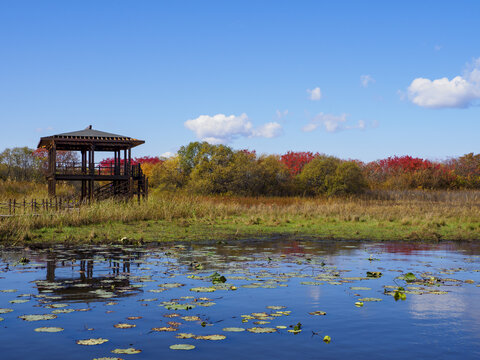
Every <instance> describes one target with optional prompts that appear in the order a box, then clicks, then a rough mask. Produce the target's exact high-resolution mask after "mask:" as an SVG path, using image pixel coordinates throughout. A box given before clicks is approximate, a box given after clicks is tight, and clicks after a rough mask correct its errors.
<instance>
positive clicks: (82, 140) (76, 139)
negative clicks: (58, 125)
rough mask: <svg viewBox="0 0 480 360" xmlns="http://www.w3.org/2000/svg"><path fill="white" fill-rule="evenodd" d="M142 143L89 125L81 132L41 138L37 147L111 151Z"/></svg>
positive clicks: (142, 142)
mask: <svg viewBox="0 0 480 360" xmlns="http://www.w3.org/2000/svg"><path fill="white" fill-rule="evenodd" d="M144 143H145V141H144V140H138V139H134V138H131V137H129V136H124V135H118V134H112V133H107V132H105V131H100V130H95V129H92V126H91V125H90V126H88V127H87V128H86V129H83V130H79V131H72V132H66V133H61V134H57V135H51V136H45V137H42V138H40V142H39V143H38V147H39V148H42V147H43V148H48V147H50V146H52V145H53V144H55V145H56V147H57V149H58V150H82V149H84V148H86V147H88V146H91V145H95V149H96V150H99V151H102V150H103V151H111V150H115V149H120V148H121V149H127V148H132V147H135V146H138V145H141V144H144Z"/></svg>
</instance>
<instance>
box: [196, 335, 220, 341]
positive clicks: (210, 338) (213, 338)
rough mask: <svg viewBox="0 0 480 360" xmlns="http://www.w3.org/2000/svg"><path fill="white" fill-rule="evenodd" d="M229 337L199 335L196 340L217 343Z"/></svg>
mask: <svg viewBox="0 0 480 360" xmlns="http://www.w3.org/2000/svg"><path fill="white" fill-rule="evenodd" d="M226 338H227V337H226V336H225V335H217V334H215V335H199V336H195V339H197V340H212V341H217V340H224V339H226Z"/></svg>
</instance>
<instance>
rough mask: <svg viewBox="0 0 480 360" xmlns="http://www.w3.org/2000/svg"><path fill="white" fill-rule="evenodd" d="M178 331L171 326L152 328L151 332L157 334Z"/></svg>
mask: <svg viewBox="0 0 480 360" xmlns="http://www.w3.org/2000/svg"><path fill="white" fill-rule="evenodd" d="M177 330H178V329H177V328H176V327H173V326H162V327H156V328H152V331H157V332H167V331H177Z"/></svg>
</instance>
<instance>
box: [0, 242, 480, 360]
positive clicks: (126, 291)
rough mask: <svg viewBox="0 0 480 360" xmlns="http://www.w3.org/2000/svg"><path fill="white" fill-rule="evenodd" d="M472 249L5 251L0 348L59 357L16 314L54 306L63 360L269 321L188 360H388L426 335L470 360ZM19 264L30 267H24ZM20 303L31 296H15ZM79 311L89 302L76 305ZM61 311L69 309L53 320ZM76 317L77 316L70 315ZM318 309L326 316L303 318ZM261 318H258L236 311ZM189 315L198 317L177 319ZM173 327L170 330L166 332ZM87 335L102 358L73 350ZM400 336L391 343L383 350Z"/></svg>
mask: <svg viewBox="0 0 480 360" xmlns="http://www.w3.org/2000/svg"><path fill="white" fill-rule="evenodd" d="M479 254H480V246H478V245H477V244H475V243H454V242H451V243H437V244H434V243H431V244H424V243H398V242H397V243H394V242H379V243H374V242H347V241H345V242H341V241H336V242H332V241H324V242H319V241H312V240H309V239H304V240H289V239H271V240H264V241H242V242H238V243H223V242H221V243H205V244H201V243H177V244H171V245H168V246H165V245H162V246H156V245H149V246H146V247H141V248H140V247H118V246H92V247H88V246H85V247H79V248H70V247H65V246H57V247H54V248H51V249H40V250H32V249H19V248H18V249H3V251H2V253H1V260H0V269H1V272H2V274H1V276H0V291H2V290H6V292H4V293H0V310H1V309H4V311H6V312H5V313H4V314H2V315H1V317H2V318H4V319H5V320H4V321H3V322H2V323H1V325H2V326H4V327H3V328H2V327H0V339H3V344H7V345H5V346H3V347H2V354H3V355H5V356H6V358H23V357H32V356H33V358H34V355H35V353H34V349H37V350H38V349H42V351H46V353H48V358H49V359H56V358H58V359H60V358H61V357H60V356H57V355H56V353H55V352H53V351H50V352H49V350H46V349H45V348H44V343H43V341H41V339H45V338H40V337H35V336H33V335H32V334H33V333H34V331H33V328H35V327H37V326H38V325H30V324H26V322H25V321H23V320H21V319H19V315H22V314H29V313H34V314H38V313H45V312H50V311H52V309H53V308H55V305H57V306H58V307H59V308H58V309H56V310H54V311H56V312H54V314H57V315H58V318H56V319H55V320H51V321H52V322H54V326H62V327H64V328H65V331H64V333H62V334H61V335H55V336H57V338H56V339H57V340H56V341H57V343H56V344H57V345H58V346H63V349H64V350H65V351H69V354H70V355H71V356H69V357H70V358H72V359H77V358H78V359H82V358H92V359H93V358H98V357H100V358H101V357H106V356H108V355H110V351H111V350H113V346H115V347H120V348H122V347H123V348H127V347H130V346H131V344H134V345H135V346H136V347H139V348H142V349H143V350H144V352H143V355H142V356H143V358H145V359H155V358H158V357H160V356H164V355H165V352H164V350H165V349H168V346H169V345H171V344H174V343H178V342H183V341H185V340H178V339H177V338H176V337H175V336H176V335H177V334H178V333H186V334H195V335H208V334H215V333H216V334H224V333H223V332H222V331H223V330H222V329H224V328H227V327H234V328H238V327H242V328H247V329H248V328H252V327H272V328H274V329H275V330H274V332H275V333H272V334H269V335H266V334H263V335H257V334H252V333H250V332H248V331H244V332H242V333H238V334H231V333H226V336H227V339H228V340H227V341H225V342H224V343H223V344H228V346H226V345H223V344H222V343H221V344H218V343H215V342H210V343H208V342H207V343H205V340H204V342H201V340H195V341H197V342H195V345H198V350H199V353H200V354H202V355H208V356H204V357H209V358H223V357H226V356H228V357H231V358H233V359H241V358H243V357H242V356H240V355H241V354H244V352H243V353H242V351H243V350H242V349H245V348H252V349H253V348H255V349H263V350H264V351H259V352H258V353H259V354H261V355H262V356H260V355H259V354H257V353H255V352H254V353H252V354H251V357H252V358H261V359H268V358H272V359H273V358H282V356H283V358H286V357H287V355H288V356H289V357H291V356H295V354H297V355H298V353H297V350H295V349H302V356H303V357H304V358H312V359H313V358H316V357H317V356H318V354H319V353H320V352H321V353H322V357H324V358H339V357H341V358H349V357H355V358H357V359H370V358H375V357H376V356H375V355H378V354H379V353H385V352H384V351H385V349H390V350H391V351H389V357H391V358H401V357H404V356H411V357H413V358H418V357H422V356H423V355H424V351H425V347H424V346H423V344H422V343H424V344H427V343H429V341H430V339H432V338H434V339H435V341H436V342H438V343H439V344H440V345H439V346H438V348H435V349H434V350H435V351H437V356H441V355H445V352H444V350H445V348H442V346H443V345H442V344H447V340H448V338H449V337H452V336H456V337H459V336H460V337H462V339H463V340H462V341H463V342H462V346H463V347H462V348H459V349H458V350H459V351H460V353H462V351H463V354H464V355H465V351H466V350H464V349H467V348H468V351H469V352H468V354H467V356H464V358H468V355H470V354H473V355H478V356H480V354H479V353H478V350H475V349H473V348H474V346H475V345H478V344H477V342H478V335H477V334H478V333H480V332H479V330H480V329H479V325H478V324H480V321H479V320H480V304H478V303H477V301H476V300H477V298H478V295H480V288H479V287H477V284H480V272H477V271H476V270H480V267H479V266H477V264H478V261H477V260H478V255H479ZM22 258H28V259H29V260H30V263H28V264H23V265H22V264H21V263H20V261H21V259H22ZM367 272H371V273H372V272H374V273H376V274H377V275H376V276H373V277H372V276H368V275H367ZM407 272H412V273H414V275H415V279H416V280H415V281H410V282H407V281H406V280H405V279H403V278H402V275H405V274H406V273H407ZM215 273H217V278H218V276H219V275H224V276H225V278H226V279H225V282H223V281H219V282H215V281H214V279H215V278H214V277H212V276H213V275H214V274H215ZM399 286H402V287H404V288H405V289H406V290H407V294H406V296H407V298H406V300H405V301H401V300H399V301H395V300H394V298H393V296H391V295H393V293H394V291H395V290H396V289H398V287H399ZM194 289H197V290H198V289H200V292H196V290H194ZM10 290H11V291H10ZM192 290H194V291H192ZM203 292H208V293H206V294H205V293H203ZM32 293H33V294H32ZM23 299H25V300H29V301H28V302H22V301H18V300H23ZM362 299H364V300H362ZM356 302H363V303H364V305H363V307H356V306H355V303H356ZM80 303H84V304H86V305H88V308H87V309H85V308H79V306H80V305H79V304H80ZM97 303H98V304H97ZM97 305H101V306H97ZM103 305H109V306H106V307H105V306H103ZM110 305H111V306H110ZM269 305H270V306H271V305H277V306H278V305H280V306H281V307H282V309H283V307H285V310H286V311H288V314H282V313H275V310H273V309H269V308H268V307H267V306H269ZM67 307H68V308H69V309H71V312H66V311H65V312H62V311H63V309H66V308H67ZM37 308H39V309H37ZM106 308H108V309H109V310H107V311H106ZM5 309H9V310H8V311H7V310H5ZM110 309H112V310H110ZM10 310H11V311H10ZM85 310H88V311H87V312H82V313H81V317H79V316H77V317H75V313H76V311H85ZM315 311H320V312H321V311H325V312H326V315H324V316H319V315H318V314H317V315H310V313H314V312H315ZM52 312H53V311H52ZM262 312H267V313H266V315H261V316H253V317H252V318H248V317H247V318H246V317H245V315H246V314H247V315H246V316H251V315H248V314H251V313H256V314H262ZM78 315H80V314H78ZM165 315H167V316H175V318H170V317H165ZM177 315H179V316H177ZM187 315H188V316H192V315H193V316H194V317H195V319H196V318H198V319H200V320H197V321H189V320H184V319H182V317H185V316H187ZM242 315H243V316H242ZM126 318H134V319H138V322H136V323H135V325H136V326H135V327H132V328H130V329H128V330H127V329H123V330H118V329H116V328H114V326H113V325H115V324H118V323H123V322H125V321H126V320H125V319H126ZM140 319H141V320H140ZM172 319H173V320H175V321H172ZM130 321H133V320H130ZM135 321H137V320H135ZM168 322H170V324H169V323H168ZM298 323H301V324H302V329H303V331H302V333H299V334H297V335H292V334H291V333H288V329H290V327H289V326H290V325H292V326H294V325H295V324H298ZM87 324H88V326H87ZM171 324H176V325H175V326H177V327H178V329H177V328H174V329H171V327H172V326H173V325H171ZM202 324H203V326H202ZM413 324H414V325H415V326H417V325H418V326H419V328H421V330H418V329H417V328H416V327H412V326H413ZM452 324H454V325H455V329H452ZM42 325H44V324H41V325H40V326H42ZM278 325H280V326H286V327H287V328H286V329H284V328H282V327H280V328H277V327H276V326H278ZM169 326H170V330H168V333H167V330H165V333H164V332H157V331H153V334H152V329H154V328H157V329H163V328H167V327H169ZM69 327H70V328H69ZM5 329H8V330H9V332H7V331H4V330H5ZM177 330H178V331H177ZM2 331H3V332H2ZM85 331H91V332H92V335H90V334H85V333H84V332H85ZM20 334H27V335H26V336H27V341H28V343H29V346H30V347H29V348H22V350H21V351H23V353H21V354H20V352H21V351H20V350H19V347H21V341H20V339H22V341H23V340H24V339H23V336H24V335H22V336H20ZM29 334H30V335H29ZM312 334H313V335H312ZM315 334H322V335H326V334H328V335H331V336H332V339H334V340H333V341H332V343H331V344H329V345H325V344H324V343H323V342H322V341H321V338H320V340H319V337H318V336H317V335H315ZM2 336H3V338H2ZM262 336H263V337H262ZM88 337H93V338H95V337H96V338H99V337H104V338H108V339H110V341H111V343H112V348H111V349H110V348H107V347H106V346H107V345H105V346H104V348H106V349H107V350H108V351H106V352H100V351H99V350H98V349H103V348H102V347H93V348H92V349H94V350H95V351H99V352H98V353H94V352H93V350H90V348H89V349H84V348H80V349H79V346H78V345H76V344H75V343H72V339H82V338H88ZM372 339H375V341H374V342H372ZM398 339H402V340H401V341H400V342H401V344H402V346H400V347H399V348H398V349H396V351H394V349H395V347H396V346H397V344H398V343H400V342H399V341H398ZM189 341H194V340H189ZM3 344H2V345H3ZM13 344H16V346H13ZM113 344H115V345H113ZM365 344H368V346H366V345H365ZM420 344H422V346H420ZM132 346H133V345H132ZM321 346H323V347H321ZM445 346H446V345H445ZM265 349H269V350H268V351H266V350H265ZM405 349H406V350H405ZM472 349H473V350H472ZM71 350H75V351H71ZM400 350H401V351H400ZM89 351H90V352H89ZM396 354H398V356H397V355H396ZM400 355H401V356H400ZM200 357H202V356H200ZM447 357H448V356H447ZM452 358H454V357H452ZM233 359H232V360H233Z"/></svg>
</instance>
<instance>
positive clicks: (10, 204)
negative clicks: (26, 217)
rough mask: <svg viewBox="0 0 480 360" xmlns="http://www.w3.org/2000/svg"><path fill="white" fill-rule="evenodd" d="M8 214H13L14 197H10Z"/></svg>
mask: <svg viewBox="0 0 480 360" xmlns="http://www.w3.org/2000/svg"><path fill="white" fill-rule="evenodd" d="M8 215H12V199H8Z"/></svg>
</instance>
